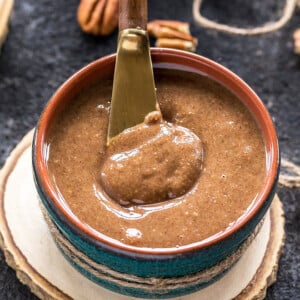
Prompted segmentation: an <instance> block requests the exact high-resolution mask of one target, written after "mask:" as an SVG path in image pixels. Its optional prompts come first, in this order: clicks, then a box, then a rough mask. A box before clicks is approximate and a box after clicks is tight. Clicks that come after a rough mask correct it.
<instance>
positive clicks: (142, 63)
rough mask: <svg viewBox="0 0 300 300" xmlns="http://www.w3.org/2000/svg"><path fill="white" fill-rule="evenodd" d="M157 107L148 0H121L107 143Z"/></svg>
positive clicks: (140, 121)
mask: <svg viewBox="0 0 300 300" xmlns="http://www.w3.org/2000/svg"><path fill="white" fill-rule="evenodd" d="M157 109H158V106H157V101H156V93H155V86H154V78H153V69H152V61H151V57H150V46H149V37H148V33H147V0H121V1H120V4H119V39H118V49H117V58H116V64H115V73H114V81H113V92H112V101H111V108H110V117H109V126H108V137H107V144H109V142H110V141H111V139H112V138H113V137H115V136H117V135H118V134H119V133H121V132H122V131H124V130H125V129H127V128H130V127H133V126H135V125H137V124H140V123H142V122H143V121H144V119H145V117H146V116H147V115H148V114H149V113H150V112H152V111H155V110H157Z"/></svg>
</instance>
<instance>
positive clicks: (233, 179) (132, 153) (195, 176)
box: [33, 49, 279, 299]
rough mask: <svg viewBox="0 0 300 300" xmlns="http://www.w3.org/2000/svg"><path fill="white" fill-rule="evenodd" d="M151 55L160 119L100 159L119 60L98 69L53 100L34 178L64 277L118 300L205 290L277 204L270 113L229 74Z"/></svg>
mask: <svg viewBox="0 0 300 300" xmlns="http://www.w3.org/2000/svg"><path fill="white" fill-rule="evenodd" d="M151 55H152V61H153V66H154V75H155V85H156V91H157V92H156V93H157V100H158V103H159V106H160V111H161V116H157V115H156V116H150V117H149V118H146V120H145V122H144V123H143V124H140V125H137V126H135V127H133V128H129V129H127V130H125V131H124V132H122V133H121V134H120V135H119V136H117V137H116V138H114V139H113V140H112V142H111V144H110V145H109V146H108V147H107V145H106V137H107V126H108V118H109V107H110V99H111V92H112V77H113V70H114V64H115V55H110V56H107V57H104V58H101V59H99V60H97V61H95V62H93V63H91V64H90V65H88V66H87V67H85V68H83V69H82V70H80V71H79V72H77V73H76V74H75V75H73V76H72V77H71V78H70V79H69V80H67V82H66V83H64V84H63V85H62V86H61V87H60V88H59V89H58V91H57V92H56V93H55V94H54V96H53V97H52V98H51V99H50V101H49V103H48V105H47V106H46V108H45V110H44V112H43V113H42V115H41V118H40V120H39V123H38V126H37V128H36V132H35V137H34V143H33V169H34V177H35V182H36V188H37V191H38V194H39V196H40V199H41V202H42V204H43V208H44V209H43V210H44V214H45V216H46V219H47V220H48V223H49V226H51V227H52V229H53V230H52V232H53V233H54V235H55V240H56V241H57V243H58V246H59V249H60V250H61V251H62V252H63V253H64V256H65V257H66V258H67V259H68V260H69V261H70V262H71V263H72V265H73V266H74V267H75V268H76V269H77V270H78V271H79V272H81V273H82V274H84V275H85V276H87V277H88V278H89V279H91V280H92V281H94V282H96V283H97V284H99V285H101V286H103V287H105V288H107V289H110V290H112V291H114V292H118V293H121V294H124V295H129V296H132V297H139V298H155V299H158V298H172V297H178V296H182V295H186V294H188V293H191V292H195V291H197V290H199V289H201V288H203V287H205V286H207V285H210V284H212V283H213V282H215V281H216V280H218V279H219V278H220V277H221V276H222V275H224V274H225V273H226V271H227V270H229V269H230V268H231V267H232V265H233V264H234V263H235V262H236V261H237V260H238V259H239V257H240V252H241V251H239V250H240V249H242V248H243V247H244V246H245V245H246V244H247V243H249V241H251V240H252V239H253V237H254V236H255V234H256V233H257V231H258V230H259V227H260V224H261V222H262V220H263V217H264V215H265V213H266V211H267V209H268V207H269V206H270V204H271V201H272V199H273V196H274V193H275V188H276V182H277V175H278V168H279V166H278V162H279V150H278V143H277V137H276V132H275V129H274V125H273V123H272V120H271V118H270V116H269V114H268V112H267V110H266V108H265V107H264V105H263V104H262V102H261V100H260V99H259V98H258V96H257V95H256V94H255V93H254V92H253V91H252V90H251V88H250V87H249V86H248V85H247V84H246V83H245V82H243V81H242V80H241V79H240V78H239V77H238V76H236V75H235V74H234V73H232V72H231V71H229V70H228V69H226V68H224V67H223V66H221V65H219V64H217V63H215V62H213V61H211V60H209V59H207V58H204V57H201V56H198V55H195V54H191V53H186V52H183V51H179V50H170V49H152V51H151ZM161 117H162V118H161Z"/></svg>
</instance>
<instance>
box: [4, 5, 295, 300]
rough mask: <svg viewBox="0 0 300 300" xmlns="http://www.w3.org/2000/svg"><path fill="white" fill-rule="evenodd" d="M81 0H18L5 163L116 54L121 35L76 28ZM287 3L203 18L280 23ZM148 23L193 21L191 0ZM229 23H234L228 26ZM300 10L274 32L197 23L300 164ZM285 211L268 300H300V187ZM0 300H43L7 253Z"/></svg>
mask: <svg viewBox="0 0 300 300" xmlns="http://www.w3.org/2000/svg"><path fill="white" fill-rule="evenodd" d="M78 2H79V1H78V0H68V1H58V0H55V1H54V0H39V1H35V0H15V9H14V15H13V18H12V22H11V27H10V34H9V36H8V40H7V42H6V44H5V45H4V48H3V49H2V54H1V56H0V166H2V165H3V163H4V161H5V159H6V157H7V156H8V154H9V152H10V151H11V150H12V148H13V147H14V146H15V145H16V144H17V143H18V141H19V140H20V139H21V137H22V136H23V135H24V134H25V133H26V132H27V131H28V130H29V129H31V128H32V127H34V126H35V124H36V122H37V120H38V116H39V114H40V113H41V111H42V109H43V107H44V105H45V104H46V102H47V100H48V99H49V97H50V96H51V95H52V93H53V92H54V91H55V90H56V88H57V87H58V86H59V85H60V84H61V83H62V82H63V81H64V80H65V79H67V78H68V77H69V76H70V75H71V74H72V73H74V72H75V71H76V70H78V69H80V68H81V67H83V66H84V65H86V64H87V63H89V62H91V61H92V60H94V59H96V58H98V57H101V56H103V55H106V54H109V53H111V52H114V50H115V48H116V39H117V33H114V34H113V35H111V36H109V37H106V38H101V37H100V38H94V37H90V36H87V35H85V34H83V33H82V32H81V31H80V30H79V28H78V26H77V23H76V8H77V5H78ZM283 4H284V1H283V0H253V1H243V0H234V1H220V0H209V1H208V0H206V1H205V2H204V6H203V13H204V14H205V15H206V16H208V17H210V18H214V19H217V20H219V21H222V22H228V23H230V24H234V25H240V26H251V25H255V24H261V23H263V22H264V21H265V20H266V21H269V20H273V19H275V18H278V16H279V15H280V12H281V9H282V7H283ZM149 18H150V19H154V18H155V19H158V18H164V19H165V18H168V19H180V20H185V21H190V22H192V1H191V0H181V1H171V0H165V1H161V0H149ZM228 20H229V21H228ZM299 24H300V13H299V11H297V12H296V13H295V15H294V17H293V19H292V20H291V21H290V22H289V24H288V25H287V26H286V27H284V28H283V29H282V30H280V31H277V32H275V33H271V34H267V35H263V36H254V37H253V36H252V37H241V36H230V35H226V34H222V33H217V32H215V31H211V30H206V29H203V28H200V27H198V26H197V25H196V24H194V23H192V28H191V29H192V32H193V34H194V35H195V36H197V37H198V38H199V46H198V49H197V53H199V54H201V55H204V56H207V57H209V58H211V59H214V60H216V61H218V62H220V63H222V64H223V65H225V66H227V67H228V68H230V69H231V70H232V71H234V72H236V73H237V74H238V75H240V76H241V77H242V78H243V79H244V80H245V81H246V82H248V83H249V85H250V86H251V87H252V88H253V89H254V90H255V91H256V92H257V93H258V95H259V96H260V97H261V98H262V100H263V102H264V103H265V104H266V105H267V107H268V108H269V110H270V113H271V115H272V117H273V119H274V121H275V123H276V126H277V129H278V135H279V141H280V146H281V151H282V156H283V157H285V158H288V159H289V160H292V161H294V162H295V163H297V164H300V156H299V151H300V139H299V130H300V101H299V100H300V99H299V94H300V83H299V82H300V81H299V79H300V77H299V76H300V57H297V56H296V55H294V54H293V44H292V32H293V30H294V29H295V28H296V27H298V26H299ZM278 193H279V196H280V197H281V199H282V200H283V203H284V208H285V212H286V219H287V221H286V231H287V242H286V246H285V248H284V253H283V256H282V258H281V261H280V267H279V273H278V280H277V282H276V284H274V285H273V286H272V287H271V288H270V289H269V290H268V294H267V299H280V300H281V299H300V296H299V295H300V284H299V282H300V272H299V270H300V201H299V200H300V190H299V189H294V190H292V189H285V188H280V189H279V190H278ZM0 299H1V300H2V299H3V300H6V299H36V298H35V297H34V296H33V295H32V294H31V293H30V291H29V290H28V289H27V288H26V287H25V286H22V284H21V283H19V281H18V280H17V279H16V277H15V272H14V271H13V270H11V269H10V268H9V267H7V265H6V263H5V261H4V257H3V254H2V252H0Z"/></svg>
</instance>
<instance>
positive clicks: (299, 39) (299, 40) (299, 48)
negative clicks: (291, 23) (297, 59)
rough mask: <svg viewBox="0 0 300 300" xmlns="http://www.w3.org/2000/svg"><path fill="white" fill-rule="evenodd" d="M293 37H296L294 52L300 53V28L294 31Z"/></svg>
mask: <svg viewBox="0 0 300 300" xmlns="http://www.w3.org/2000/svg"><path fill="white" fill-rule="evenodd" d="M293 38H294V52H295V53H296V54H300V28H298V29H296V30H295V31H294V34H293Z"/></svg>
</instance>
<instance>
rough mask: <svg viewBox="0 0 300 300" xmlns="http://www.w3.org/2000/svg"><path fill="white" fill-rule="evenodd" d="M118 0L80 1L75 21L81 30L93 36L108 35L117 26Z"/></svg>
mask: <svg viewBox="0 0 300 300" xmlns="http://www.w3.org/2000/svg"><path fill="white" fill-rule="evenodd" d="M118 12H119V0H81V2H80V4H79V6H78V10H77V20H78V23H79V25H80V27H81V29H82V30H83V31H84V32H86V33H90V34H93V35H109V34H110V33H112V32H113V31H114V30H115V29H116V28H117V26H118Z"/></svg>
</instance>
